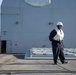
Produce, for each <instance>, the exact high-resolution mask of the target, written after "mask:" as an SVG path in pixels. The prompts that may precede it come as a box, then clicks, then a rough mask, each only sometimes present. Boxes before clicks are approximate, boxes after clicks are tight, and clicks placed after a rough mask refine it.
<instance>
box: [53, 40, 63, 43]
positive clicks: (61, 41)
mask: <svg viewBox="0 0 76 75" xmlns="http://www.w3.org/2000/svg"><path fill="white" fill-rule="evenodd" d="M53 42H56V43H63V40H60V41H57V40H53Z"/></svg>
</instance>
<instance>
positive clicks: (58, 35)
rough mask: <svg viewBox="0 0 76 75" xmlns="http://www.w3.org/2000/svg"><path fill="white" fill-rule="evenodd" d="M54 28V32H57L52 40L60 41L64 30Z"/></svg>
mask: <svg viewBox="0 0 76 75" xmlns="http://www.w3.org/2000/svg"><path fill="white" fill-rule="evenodd" d="M55 30H56V32H57V34H56V35H55V37H54V38H53V39H54V40H57V41H61V40H63V38H64V32H63V30H62V29H60V30H59V29H55Z"/></svg>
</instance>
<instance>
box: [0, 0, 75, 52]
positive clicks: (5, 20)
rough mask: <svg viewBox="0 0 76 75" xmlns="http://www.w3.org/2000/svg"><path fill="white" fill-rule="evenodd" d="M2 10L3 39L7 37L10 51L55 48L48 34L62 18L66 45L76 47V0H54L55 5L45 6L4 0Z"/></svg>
mask: <svg viewBox="0 0 76 75" xmlns="http://www.w3.org/2000/svg"><path fill="white" fill-rule="evenodd" d="M1 10H2V15H1V17H2V19H1V22H2V23H1V25H2V31H1V40H7V53H26V51H27V50H29V49H30V48H33V47H37V48H38V47H44V46H45V47H48V48H49V47H51V45H50V42H49V38H48V36H49V33H50V32H51V30H52V29H54V28H55V27H56V23H57V22H58V21H62V22H63V24H64V26H63V30H64V33H65V38H64V46H65V47H69V48H76V42H75V40H76V35H75V28H76V26H75V20H76V16H75V13H76V0H52V1H51V4H49V5H46V6H42V7H37V6H36V7H35V6H32V5H30V4H27V3H26V2H25V1H24V0H11V1H10V0H4V1H3V3H2V9H1ZM49 24H50V25H49Z"/></svg>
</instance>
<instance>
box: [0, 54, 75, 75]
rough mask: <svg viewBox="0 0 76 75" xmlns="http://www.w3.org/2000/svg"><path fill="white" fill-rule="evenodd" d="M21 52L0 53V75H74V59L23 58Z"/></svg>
mask: <svg viewBox="0 0 76 75" xmlns="http://www.w3.org/2000/svg"><path fill="white" fill-rule="evenodd" d="M23 58H24V55H23V54H0V75H7V74H8V75H25V74H26V75H76V60H73V59H72V60H68V64H62V63H61V62H60V61H59V60H58V64H57V65H54V64H53V60H25V59H23Z"/></svg>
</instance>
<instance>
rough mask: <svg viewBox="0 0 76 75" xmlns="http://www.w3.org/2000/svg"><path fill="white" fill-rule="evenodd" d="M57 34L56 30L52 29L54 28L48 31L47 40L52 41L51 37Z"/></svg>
mask: <svg viewBox="0 0 76 75" xmlns="http://www.w3.org/2000/svg"><path fill="white" fill-rule="evenodd" d="M56 34H57V32H56V30H55V29H54V30H52V31H51V33H50V35H49V40H50V41H51V42H52V40H53V38H54V36H55V35H56Z"/></svg>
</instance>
